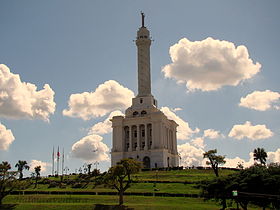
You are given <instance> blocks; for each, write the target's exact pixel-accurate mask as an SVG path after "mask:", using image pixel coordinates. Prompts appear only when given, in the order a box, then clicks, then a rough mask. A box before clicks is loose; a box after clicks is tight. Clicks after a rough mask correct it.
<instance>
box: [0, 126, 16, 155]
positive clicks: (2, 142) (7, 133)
mask: <svg viewBox="0 0 280 210" xmlns="http://www.w3.org/2000/svg"><path fill="white" fill-rule="evenodd" d="M14 140H15V137H14V135H13V133H12V131H11V130H8V129H7V128H6V127H5V126H4V125H3V124H1V123H0V150H7V149H8V148H9V146H10V144H11V143H12V142H13V141H14Z"/></svg>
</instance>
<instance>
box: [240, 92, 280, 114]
mask: <svg viewBox="0 0 280 210" xmlns="http://www.w3.org/2000/svg"><path fill="white" fill-rule="evenodd" d="M279 98H280V93H277V92H272V91H270V90H266V91H254V92H252V93H250V94H248V95H247V96H246V97H245V98H243V97H242V98H241V99H240V103H239V106H243V107H246V108H249V109H255V110H258V111H265V110H268V109H270V108H272V104H273V103H275V102H277V101H279ZM274 108H275V109H278V106H274Z"/></svg>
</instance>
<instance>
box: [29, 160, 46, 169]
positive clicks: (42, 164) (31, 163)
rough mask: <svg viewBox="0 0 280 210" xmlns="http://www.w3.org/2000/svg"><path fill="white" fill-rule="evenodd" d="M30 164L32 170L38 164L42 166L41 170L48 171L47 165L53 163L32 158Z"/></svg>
mask: <svg viewBox="0 0 280 210" xmlns="http://www.w3.org/2000/svg"><path fill="white" fill-rule="evenodd" d="M29 166H30V170H31V171H34V168H35V167H36V166H41V172H46V170H47V167H50V166H51V164H50V163H47V162H43V161H40V160H31V162H30V164H29Z"/></svg>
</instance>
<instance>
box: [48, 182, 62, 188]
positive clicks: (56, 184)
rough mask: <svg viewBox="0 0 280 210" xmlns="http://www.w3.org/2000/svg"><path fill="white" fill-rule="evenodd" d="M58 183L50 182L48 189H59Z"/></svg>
mask: <svg viewBox="0 0 280 210" xmlns="http://www.w3.org/2000/svg"><path fill="white" fill-rule="evenodd" d="M59 186H60V183H59V182H56V181H51V182H50V184H49V186H48V188H54V187H59Z"/></svg>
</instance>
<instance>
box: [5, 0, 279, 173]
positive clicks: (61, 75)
mask: <svg viewBox="0 0 280 210" xmlns="http://www.w3.org/2000/svg"><path fill="white" fill-rule="evenodd" d="M279 6H280V3H279V1H277V0H272V1H269V2H266V1H241V0H240V1H239V0H237V1H218V0H212V1H192V0H191V1H179V0H176V1H159V0H155V1H145V0H144V1H141V2H139V1H86V0H83V1H69V0H67V1H66V0H61V1H54V0H51V1H44V2H43V1H35V0H34V1H32V0H26V1H1V2H0V29H1V32H0V63H1V64H4V65H5V66H6V67H8V68H9V70H10V74H9V75H10V76H14V75H15V74H18V75H19V77H20V81H21V84H26V83H31V84H33V85H35V86H36V87H37V90H35V91H33V93H34V94H33V95H32V94H31V95H30V97H29V96H28V94H27V95H26V94H24V93H21V92H20V91H19V93H18V94H23V95H25V97H23V98H24V99H23V100H25V99H26V100H27V101H28V100H30V101H32V100H35V99H36V100H37V99H38V97H39V96H38V95H40V94H36V91H40V90H42V89H44V85H45V84H48V85H49V87H50V88H49V89H45V90H46V93H45V94H46V95H47V96H48V97H50V96H51V95H52V91H53V92H54V99H53V100H52V99H51V97H50V98H48V100H47V102H48V103H44V104H43V105H42V104H41V109H42V110H44V111H45V115H44V117H43V115H40V113H39V114H38V113H37V114H34V113H33V114H26V112H25V111H26V110H25V108H24V107H23V108H22V109H21V110H19V109H20V108H19V106H18V104H13V103H15V101H13V100H11V101H8V100H9V99H11V98H12V96H11V95H9V94H10V92H9V91H7V96H5V97H2V98H1V99H0V102H1V103H3V102H5V103H7V104H8V106H7V107H12V108H11V109H10V110H12V111H11V113H10V112H9V110H8V109H7V108H4V107H3V106H2V105H0V123H1V125H2V130H0V131H1V132H2V134H1V133H0V145H1V144H2V147H1V146H0V148H2V149H1V150H0V160H8V161H9V162H11V163H12V165H14V164H15V163H16V162H17V161H18V160H26V161H28V162H29V163H31V161H32V160H37V161H42V162H44V163H51V153H52V148H53V146H55V148H56V149H57V147H58V146H59V147H60V150H61V148H64V150H65V155H66V156H67V158H66V159H65V165H67V166H68V167H69V168H70V170H71V171H75V169H78V168H79V167H81V166H82V165H83V164H84V163H85V162H95V161H96V160H98V161H99V165H98V167H99V168H101V169H102V170H106V169H107V168H108V167H109V165H110V161H108V158H107V157H106V154H107V152H108V150H106V147H108V148H107V149H110V148H111V133H110V130H108V128H107V130H108V131H106V132H105V133H104V132H103V134H100V132H99V133H98V132H96V133H94V131H92V130H91V129H90V128H91V127H92V126H94V125H96V124H97V123H99V122H103V121H104V120H105V119H107V118H108V116H109V115H110V113H111V112H113V111H116V110H120V111H122V112H123V111H124V110H125V108H126V107H127V106H129V105H130V104H129V103H130V99H129V98H128V96H129V93H131V92H129V90H131V91H133V92H134V94H135V95H136V94H137V74H136V73H137V60H136V58H137V57H136V46H135V43H134V42H133V40H135V38H136V32H137V30H138V28H139V27H140V24H141V17H140V11H143V12H144V13H145V14H146V25H147V27H148V29H149V30H150V33H151V36H152V39H153V40H154V41H153V43H152V46H151V71H152V92H153V95H154V96H155V98H156V99H157V100H158V104H159V108H161V107H168V109H165V112H166V114H167V115H168V116H170V118H172V117H173V119H174V118H176V117H177V118H176V119H177V120H178V117H179V118H180V119H181V120H182V123H181V126H182V129H181V131H182V132H183V133H184V132H185V137H182V138H183V139H178V145H181V146H180V149H179V152H180V153H181V156H182V163H184V164H185V165H188V164H189V165H190V164H203V162H202V158H201V154H200V155H199V153H203V151H207V150H209V149H213V148H217V149H218V153H219V154H223V155H226V157H227V158H229V159H230V160H228V163H231V165H232V166H233V167H235V166H234V164H236V161H242V160H243V161H244V162H249V161H250V155H249V153H250V152H252V151H253V149H254V148H256V147H263V148H265V150H266V151H267V152H270V153H269V154H270V156H269V159H270V160H271V161H280V150H278V149H279V148H280V147H279V146H280V142H279V135H280V118H279V116H280V115H279V110H280V109H279V106H280V105H279V78H280V73H279V67H278V61H279V58H280V57H279V52H278V51H279V48H280V41H279V37H280V23H279V18H280V14H279V11H278V10H279V8H280V7H279ZM208 37H212V40H213V42H210V41H209V39H208V40H207V38H208ZM183 38H186V39H187V40H188V42H186V43H182V42H180V43H179V41H180V40H181V39H183ZM222 40H224V41H226V42H222ZM195 41H197V42H195ZM194 42H195V43H194ZM178 43H179V44H178ZM211 43H212V44H213V45H211ZM175 44H177V47H178V49H181V50H183V52H184V49H186V48H188V47H190V46H193V47H192V48H191V50H193V51H190V54H186V53H185V54H184V53H181V54H180V53H178V56H179V60H178V62H177V63H176V62H175V63H173V62H172V60H171V57H170V54H169V48H170V47H171V46H173V45H175ZM203 44H204V45H203ZM230 44H234V45H233V46H234V47H232V45H231V46H230ZM242 45H243V46H245V48H246V49H247V51H248V54H249V56H248V57H246V56H245V55H244V54H242V53H241V55H240V58H237V57H234V55H235V54H234V53H237V47H238V46H242ZM224 46H229V48H227V49H229V50H228V51H225V53H224V54H223V53H222V52H223V51H222V49H224V48H223V47H224ZM215 47H216V48H215ZM195 49H196V50H197V51H194V50H195ZM178 52H179V51H178ZM180 52H181V51H180ZM193 52H197V54H195V53H194V54H192V53H193ZM216 53H217V56H216V57H215V55H216ZM197 55H198V56H199V58H200V59H193V58H194V57H192V56H197ZM212 55H213V56H214V58H213V59H214V61H213V60H211V61H213V62H214V63H215V65H217V69H214V70H213V69H212V70H210V69H209V68H208V67H209V66H208V64H209V63H208V64H205V65H204V64H202V63H199V65H201V66H202V67H201V71H200V74H194V72H196V71H198V69H196V68H194V69H191V68H190V66H191V65H192V64H191V63H190V62H191V61H192V59H193V61H194V62H204V61H206V60H208V59H209V58H210V57H211V56H212ZM184 56H185V57H184ZM188 56H189V57H188ZM203 56H205V57H203ZM242 56H243V57H242ZM218 57H219V58H221V59H217V58H218ZM215 59H216V60H215ZM227 59H228V60H227ZM242 59H243V60H242ZM224 60H225V62H224ZM244 60H245V61H244ZM250 60H251V63H250ZM229 61H231V62H233V63H234V64H236V65H232V66H231V65H229ZM223 62H224V63H223ZM172 63H173V64H174V65H171V64H172ZM257 63H259V64H260V66H261V67H260V66H259V67H258V66H257ZM167 65H170V66H171V73H170V75H169V78H167V77H166V74H165V73H164V71H163V70H164V68H165V67H166V66H167ZM230 67H232V68H230ZM1 69H2V71H3V66H2V68H1ZM1 69H0V70H1ZM211 71H212V73H213V72H216V74H214V73H213V74H212V73H211ZM236 72H237V73H236ZM248 72H249V73H250V76H248V77H247V78H245V75H247V73H248ZM213 75H214V76H213ZM1 76H2V79H1V77H0V81H1V80H3V81H4V79H3V78H4V77H5V76H3V74H2V75H1ZM7 77H8V76H7ZM214 77H215V78H214ZM219 77H221V78H222V79H221V80H220V81H216V79H217V78H219ZM178 78H180V79H178ZM181 78H182V81H181V83H180V84H179V83H178V80H181ZM205 78H206V80H205ZM109 80H112V81H116V82H117V84H115V83H114V84H115V86H114V87H116V93H120V92H121V93H122V95H121V97H123V103H120V102H116V101H114V100H113V97H112V98H111V97H108V95H107V96H106V97H107V98H106V97H105V96H104V97H105V99H106V101H107V104H106V102H105V103H104V104H103V105H104V106H106V105H108V104H111V105H113V106H114V105H116V106H115V107H116V109H113V108H106V109H105V111H104V113H102V114H100V110H99V111H98V110H91V111H92V113H95V114H91V115H89V116H88V119H87V120H85V119H82V118H81V116H77V114H78V115H79V112H77V113H76V117H75V116H73V115H72V116H69V115H68V116H65V115H63V113H62V112H63V110H70V107H69V106H68V102H69V98H70V95H71V94H79V95H78V96H77V97H82V95H83V94H82V93H84V92H94V91H95V90H96V88H97V87H98V86H99V85H101V84H104V83H105V82H106V81H109ZM3 81H2V83H1V86H2V87H0V88H1V91H2V92H1V93H2V95H3V94H4V92H3V91H6V90H8V89H9V87H11V86H10V85H11V84H6V83H3ZM225 81H229V82H225ZM22 82H26V83H22ZM191 82H193V83H192V84H194V86H191V85H190V84H191ZM215 82H216V83H215ZM214 83H215V84H216V85H218V87H217V86H216V87H214V86H213V84H214ZM106 84H107V85H108V86H110V85H112V84H113V83H112V82H111V83H106ZM186 84H187V86H186ZM195 85H196V86H195ZM201 85H202V86H203V85H209V86H208V87H210V89H211V90H209V89H208V90H207V88H205V87H202V86H201ZM23 86H24V85H23ZM24 87H25V86H24ZM123 87H125V88H128V89H129V90H126V91H128V92H125V90H124V88H123ZM194 87H197V88H194ZM51 90H52V91H51ZM266 90H268V91H266ZM118 91H119V92H118ZM256 91H259V92H256ZM265 91H266V92H265ZM97 92H98V91H97ZM5 93H6V92H5ZM95 93H96V92H95ZM98 94H99V95H98ZM98 94H97V93H96V94H95V95H93V96H92V97H91V100H93V101H95V100H97V99H96V97H97V95H98V96H100V94H101V95H102V94H103V92H102V91H100V92H98ZM250 94H253V95H251V97H250ZM0 95H1V94H0ZM113 96H114V95H113ZM246 96H247V97H246ZM28 97H29V98H28ZM242 97H243V98H244V100H245V102H244V103H243V105H239V104H240V103H241V101H240V100H241V98H242ZM1 100H2V101H1ZM5 100H6V101H5ZM1 103H0V104H1ZM21 103H22V101H21ZM54 103H55V107H54ZM114 103H117V104H114ZM256 104H257V105H259V106H257V105H256ZM80 105H81V104H80ZM82 105H83V106H82V107H83V108H86V104H82ZM38 106H39V105H38ZM73 106H74V105H73ZM72 108H73V107H72ZM76 108H77V107H76ZM99 108H100V107H99ZM175 108H180V109H181V110H178V109H177V111H176V110H174V109H175ZM90 109H96V107H90ZM80 113H82V111H81V112H80ZM70 115H71V114H70ZM247 121H248V122H249V123H246V122H247ZM180 122H181V121H180ZM177 123H178V122H177ZM179 124H180V123H179ZM235 125H240V126H239V127H238V126H237V127H235V128H234V126H235ZM100 126H105V124H100ZM107 127H108V123H107ZM196 128H197V129H196ZM188 129H189V130H188ZM209 129H211V130H209ZM8 130H10V132H12V135H13V137H14V140H13V141H12V142H11V143H9V144H8V143H7V142H8V140H7V138H9V136H10V140H11V135H9V134H10V132H8V133H9V134H7V135H3V133H4V132H6V133H7V131H8ZM198 130H199V131H198ZM205 130H208V134H207V132H206V133H205V132H204V131H205ZM231 131H232V133H231ZM210 133H211V134H212V136H210ZM230 133H231V135H229V134H230ZM96 135H98V137H96ZM7 136H8V137H7ZM88 136H90V137H89V140H88V143H89V142H90V143H92V145H95V146H96V147H102V148H103V150H102V149H100V150H99V151H103V153H102V154H94V155H93V157H92V159H91V160H90V159H89V158H88V157H83V156H82V155H81V154H83V149H85V148H86V146H88V145H86V144H84V145H80V147H79V145H78V146H77V150H75V151H72V147H73V145H74V144H75V143H77V142H80V143H81V141H80V140H81V139H83V138H85V137H88ZM99 136H101V138H103V139H102V140H100V139H99ZM3 145H6V146H3ZM83 146H85V147H83ZM93 147H94V146H93ZM237 157H238V158H239V159H236V158H237ZM106 159H107V160H106ZM241 159H242V160H241ZM102 160H103V161H102ZM251 161H252V160H251ZM37 163H38V162H37ZM33 164H36V162H35V163H34V161H33ZM41 164H42V163H41ZM32 166H33V165H32ZM50 172H51V167H50V166H48V167H47V168H46V171H45V172H44V173H45V174H47V173H50Z"/></svg>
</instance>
